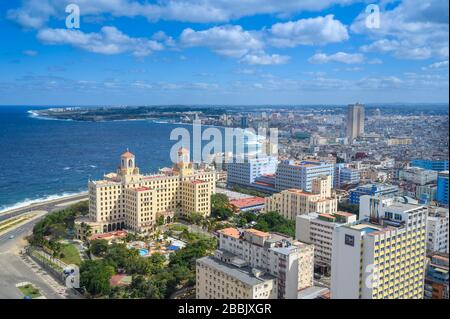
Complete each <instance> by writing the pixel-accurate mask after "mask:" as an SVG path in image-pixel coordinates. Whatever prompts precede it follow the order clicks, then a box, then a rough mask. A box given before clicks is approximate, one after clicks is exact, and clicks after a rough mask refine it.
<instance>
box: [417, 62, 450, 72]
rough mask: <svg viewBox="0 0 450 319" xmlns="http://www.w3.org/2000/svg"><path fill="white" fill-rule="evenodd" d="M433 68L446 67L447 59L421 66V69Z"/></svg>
mask: <svg viewBox="0 0 450 319" xmlns="http://www.w3.org/2000/svg"><path fill="white" fill-rule="evenodd" d="M433 69H448V60H446V61H440V62H435V63H432V64H430V65H428V66H426V67H423V68H422V70H424V71H426V70H433Z"/></svg>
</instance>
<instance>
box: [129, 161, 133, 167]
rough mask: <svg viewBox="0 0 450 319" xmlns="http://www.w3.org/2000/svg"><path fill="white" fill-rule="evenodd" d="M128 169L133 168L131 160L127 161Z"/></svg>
mask: <svg viewBox="0 0 450 319" xmlns="http://www.w3.org/2000/svg"><path fill="white" fill-rule="evenodd" d="M128 167H133V160H131V159H130V160H129V161H128Z"/></svg>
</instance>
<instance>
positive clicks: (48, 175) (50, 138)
mask: <svg viewBox="0 0 450 319" xmlns="http://www.w3.org/2000/svg"><path fill="white" fill-rule="evenodd" d="M40 108H47V107H45V106H44V107H36V106H2V107H0V145H1V147H2V155H3V156H2V157H3V158H2V169H1V170H0V212H2V211H5V210H9V209H14V208H19V207H23V206H27V205H29V204H33V203H36V202H40V201H44V200H51V199H57V198H59V197H63V196H68V195H74V194H78V193H80V192H83V191H87V184H88V180H89V179H93V180H95V179H100V178H102V177H103V175H104V174H105V173H109V172H112V171H115V170H116V169H117V167H118V165H119V158H120V155H121V154H122V153H123V152H124V151H125V150H126V149H129V150H130V151H132V152H133V153H134V154H135V155H136V159H137V165H138V166H139V167H140V168H141V171H142V172H143V173H152V172H155V171H157V170H158V169H160V168H162V167H166V166H171V165H172V162H171V160H170V157H169V154H170V149H171V148H172V146H173V145H174V144H175V143H176V142H177V141H171V140H170V132H171V130H172V129H173V128H174V123H165V122H163V121H152V120H142V121H134V120H129V121H104V122H80V121H70V120H69V121H67V120H53V119H47V118H40V117H36V116H35V115H33V114H32V113H30V111H32V110H36V109H40ZM176 125H178V126H183V127H185V128H187V129H188V130H190V128H191V125H188V124H180V123H178V124H176Z"/></svg>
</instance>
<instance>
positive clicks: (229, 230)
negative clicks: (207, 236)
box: [218, 227, 241, 239]
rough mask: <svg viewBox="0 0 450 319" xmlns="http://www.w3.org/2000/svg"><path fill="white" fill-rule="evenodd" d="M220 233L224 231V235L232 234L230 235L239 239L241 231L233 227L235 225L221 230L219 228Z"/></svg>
mask: <svg viewBox="0 0 450 319" xmlns="http://www.w3.org/2000/svg"><path fill="white" fill-rule="evenodd" d="M218 232H219V233H222V234H224V235H227V236H230V237H234V238H237V239H239V238H240V235H241V234H240V232H239V230H238V229H237V228H233V227H229V228H224V229H221V230H218Z"/></svg>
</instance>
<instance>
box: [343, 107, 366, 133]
mask: <svg viewBox="0 0 450 319" xmlns="http://www.w3.org/2000/svg"><path fill="white" fill-rule="evenodd" d="M364 113H365V112H364V105H362V104H359V103H356V104H350V105H349V106H348V108H347V137H348V139H349V141H350V142H352V141H353V140H355V139H356V138H358V137H359V136H361V135H363V134H364V117H365V114H364Z"/></svg>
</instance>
